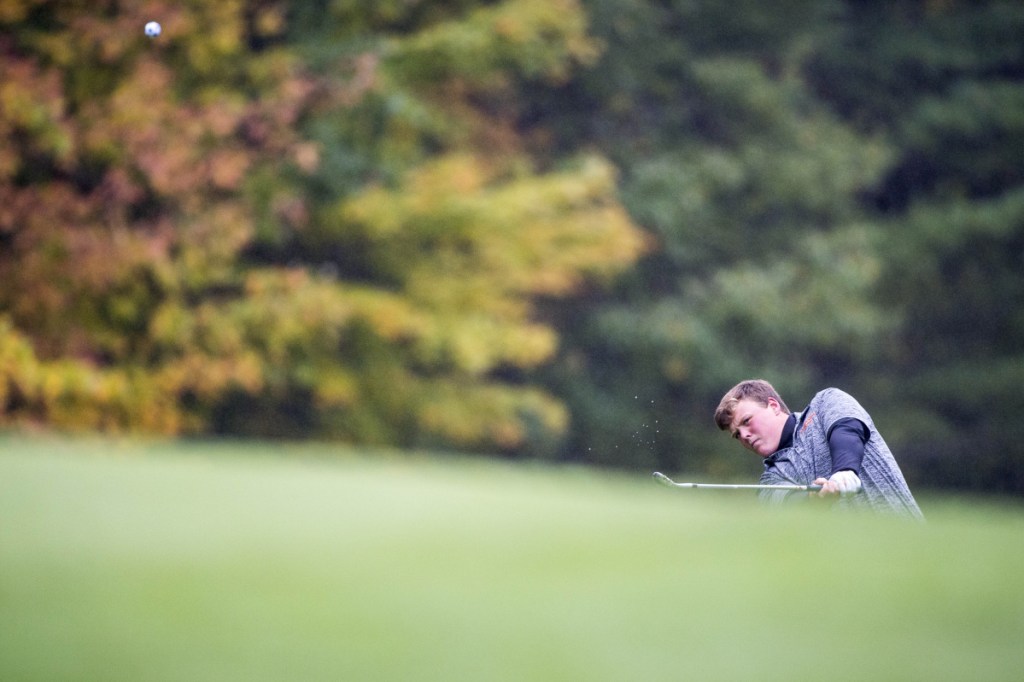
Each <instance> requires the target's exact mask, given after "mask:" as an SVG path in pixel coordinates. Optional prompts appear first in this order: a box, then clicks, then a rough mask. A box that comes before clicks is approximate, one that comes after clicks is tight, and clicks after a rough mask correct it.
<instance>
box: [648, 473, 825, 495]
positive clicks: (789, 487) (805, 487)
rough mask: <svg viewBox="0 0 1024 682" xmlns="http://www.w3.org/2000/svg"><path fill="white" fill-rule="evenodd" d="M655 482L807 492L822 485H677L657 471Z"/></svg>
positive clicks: (731, 488) (689, 486)
mask: <svg viewBox="0 0 1024 682" xmlns="http://www.w3.org/2000/svg"><path fill="white" fill-rule="evenodd" d="M654 480H655V481H657V482H658V483H661V484H662V485H667V486H670V487H673V488H715V489H719V490H803V491H805V492H811V493H812V492H816V491H818V490H821V486H820V485H799V484H795V483H794V484H792V485H786V484H782V485H760V484H756V485H743V484H731V483H676V482H675V481H673V480H672V479H671V478H669V477H668V476H666V475H665V474H663V473H661V472H659V471H655V472H654Z"/></svg>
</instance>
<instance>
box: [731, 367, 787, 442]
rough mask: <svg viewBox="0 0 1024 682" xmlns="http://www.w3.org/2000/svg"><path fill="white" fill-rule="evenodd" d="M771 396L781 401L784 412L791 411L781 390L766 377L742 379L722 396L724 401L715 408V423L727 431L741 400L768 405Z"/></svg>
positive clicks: (780, 405)
mask: <svg viewBox="0 0 1024 682" xmlns="http://www.w3.org/2000/svg"><path fill="white" fill-rule="evenodd" d="M769 398H774V399H775V400H776V401H777V402H778V403H779V407H781V408H782V411H783V412H785V413H786V414H789V413H790V412H789V408H788V407H786V403H785V402H784V401H783V400H782V396H780V395H779V392H778V391H776V390H775V387H774V386H772V385H771V384H769V383H768V382H767V381H765V380H764V379H747V380H746V381H741V382H740V383H738V384H736V385H735V386H733V387H732V388H731V389H729V392H728V393H726V394H725V395H724V396H723V397H722V402H720V403H718V409H717V410H715V423H716V424H718V428H720V429H721V430H722V431H726V430H728V428H729V425H730V424H732V419H733V417H734V416H735V411H736V404H737V403H739V402H740V401H741V400H748V399H749V400H756V401H757V402H759V403H760V404H762V405H767V404H768V399H769Z"/></svg>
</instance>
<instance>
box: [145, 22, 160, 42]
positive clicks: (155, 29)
mask: <svg viewBox="0 0 1024 682" xmlns="http://www.w3.org/2000/svg"><path fill="white" fill-rule="evenodd" d="M146 35H147V36H149V37H150V38H156V37H157V36H158V35H160V24H158V23H157V22H155V21H151V22H149V23H148V24H146Z"/></svg>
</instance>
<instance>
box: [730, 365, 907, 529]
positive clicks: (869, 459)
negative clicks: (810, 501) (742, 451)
mask: <svg viewBox="0 0 1024 682" xmlns="http://www.w3.org/2000/svg"><path fill="white" fill-rule="evenodd" d="M715 422H716V423H717V424H718V428H720V429H722V430H723V431H728V432H729V433H730V434H732V437H733V438H735V439H736V440H738V441H739V442H740V444H741V445H742V446H743V447H745V448H747V449H748V450H751V451H752V452H755V453H757V454H758V455H760V456H761V457H763V458H764V473H763V474H762V475H761V483H762V484H780V483H796V484H800V485H807V484H809V483H813V484H815V485H820V486H822V489H821V491H820V492H818V493H816V494H817V495H819V496H821V497H835V496H839V500H840V503H841V505H842V506H850V507H868V508H871V509H874V510H876V511H884V512H890V513H895V514H898V515H902V516H909V517H913V518H918V519H920V518H923V516H922V514H921V510H920V508H918V506H917V502H915V501H914V496H913V495H912V494H911V493H910V489H909V488H908V487H907V482H906V481H905V480H904V478H903V473H902V472H901V471H900V468H899V465H897V464H896V460H895V459H894V458H893V456H892V453H891V452H890V451H889V447H888V446H887V445H886V444H885V441H884V440H883V439H882V436H881V434H879V433H878V429H876V428H875V424H874V422H873V421H872V420H871V416H870V415H869V414H868V413H867V411H866V410H865V409H864V408H863V407H861V405H860V403H858V402H857V401H856V400H855V399H854V398H853V397H852V396H850V395H849V394H847V393H844V392H843V391H840V390H839V389H837V388H826V389H825V390H823V391H821V392H819V393H818V394H817V395H815V396H814V398H812V399H811V402H810V403H809V404H808V405H807V407H806V408H805V409H804V410H803V411H802V412H797V413H791V412H790V411H789V408H788V407H786V403H785V402H783V400H782V398H781V397H780V396H779V394H778V393H777V392H776V390H775V388H774V387H773V386H772V385H771V384H770V383H768V382H767V381H763V380H760V379H751V380H748V381H742V382H740V383H739V384H737V385H736V386H734V387H733V388H732V389H730V390H729V392H728V393H726V394H725V396H724V397H723V398H722V402H721V403H720V404H719V405H718V409H717V410H716V411H715ZM761 495H762V498H763V499H765V500H766V501H768V502H781V501H782V500H784V499H785V498H786V496H787V495H788V493H786V492H781V493H780V492H779V491H763V492H762V493H761Z"/></svg>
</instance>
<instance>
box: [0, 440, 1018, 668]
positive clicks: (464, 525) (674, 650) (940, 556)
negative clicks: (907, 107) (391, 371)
mask: <svg viewBox="0 0 1024 682" xmlns="http://www.w3.org/2000/svg"><path fill="white" fill-rule="evenodd" d="M922 503H923V504H922V506H923V507H924V509H925V512H926V514H927V515H928V516H929V521H928V523H927V524H914V523H909V522H897V521H894V520H889V519H880V518H876V517H861V516H847V515H843V514H837V513H833V512H828V511H827V510H824V509H822V508H820V507H815V508H810V507H809V506H804V507H802V508H798V509H791V510H786V511H784V512H779V511H774V510H769V509H766V508H763V507H761V506H759V505H757V503H756V502H755V501H753V500H752V499H751V498H750V497H749V496H748V495H747V494H746V493H736V492H721V493H718V492H708V493H705V492H704V491H700V492H699V493H698V492H696V491H673V490H668V489H664V488H662V487H659V486H656V485H655V484H654V483H652V482H651V481H650V480H649V479H648V478H647V477H646V476H636V477H631V476H623V475H619V476H609V475H599V474H596V473H593V472H585V471H578V470H566V469H550V468H542V467H536V466H533V467H515V466H511V465H502V464H497V463H483V462H479V461H466V460H462V459H457V458H427V457H425V456H420V457H416V456H399V455H395V454H390V455H388V454H377V455H374V456H370V455H369V454H359V453H353V452H344V451H341V450H338V449H332V448H328V447H326V446H323V447H317V446H302V447H300V446H292V447H288V448H285V447H283V446H281V447H275V446H272V445H267V444H262V445H260V444H211V443H198V444H192V445H181V444H179V445H148V446H147V445H142V444H129V443H111V442H104V441H81V442H72V441H56V440H40V441H33V440H26V439H14V438H7V439H0V679H2V680H4V681H5V682H14V681H17V680H47V681H49V680H61V681H74V680H90V681H91V680H102V681H104V682H113V681H118V680H125V681H131V682H139V681H146V680H188V681H190V682H195V681H202V680H210V681H217V682H229V681H232V680H245V681H246V682H254V681H259V680H353V681H354V680H403V681H405V680H481V681H482V680H488V681H491V680H517V681H522V680H558V681H564V680H587V681H588V682H589V681H594V680H616V681H618V680H645V681H649V680H751V679H757V680H818V679H828V680H928V681H929V682H933V681H935V680H967V679H969V680H1008V679H1016V678H1017V677H1018V675H1019V673H1020V671H1021V670H1024V645H1022V643H1024V542H1022V539H1024V513H1022V511H1021V509H1020V508H1016V507H1012V506H1007V507H998V506H995V505H984V504H979V503H970V502H967V501H960V502H956V501H950V500H939V499H925V500H922Z"/></svg>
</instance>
